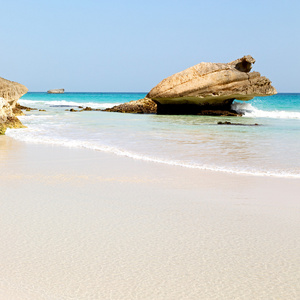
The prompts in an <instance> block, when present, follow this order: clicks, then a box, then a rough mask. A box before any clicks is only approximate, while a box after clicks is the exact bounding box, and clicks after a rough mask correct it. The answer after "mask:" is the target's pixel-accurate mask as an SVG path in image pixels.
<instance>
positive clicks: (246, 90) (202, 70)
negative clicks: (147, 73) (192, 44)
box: [107, 55, 277, 115]
mask: <svg viewBox="0 0 300 300" xmlns="http://www.w3.org/2000/svg"><path fill="white" fill-rule="evenodd" d="M254 63H255V60H254V58H253V57H252V56H250V55H247V56H244V57H242V58H240V59H237V60H235V61H232V62H230V63H205V62H202V63H200V64H198V65H195V66H193V67H190V68H188V69H186V70H184V71H181V72H179V73H176V74H174V75H172V76H170V77H168V78H166V79H164V80H162V81H161V82H160V83H159V84H157V85H156V86H155V87H154V88H153V89H151V91H150V92H149V93H148V94H147V96H146V97H145V99H143V100H138V101H136V102H135V103H134V102H132V103H131V102H129V103H127V106H128V107H127V106H125V105H124V104H122V106H123V107H121V106H117V107H114V108H112V109H108V110H107V111H122V112H132V110H137V111H138V110H141V108H140V107H139V106H140V105H142V103H144V102H145V103H147V105H149V103H150V101H152V102H154V103H155V104H156V105H157V107H156V112H157V113H158V114H210V115H220V113H221V115H223V114H224V113H225V112H226V113H225V114H227V115H230V114H232V115H237V113H236V112H235V111H233V110H232V109H231V104H232V102H233V101H234V100H235V99H236V100H243V101H248V100H251V99H253V98H254V97H256V96H260V97H263V96H270V95H274V94H276V93H277V92H276V89H275V88H274V87H273V86H272V85H271V81H270V80H269V79H268V78H266V77H264V76H261V75H260V73H258V72H250V71H251V68H252V65H253V64H254ZM130 103H131V104H130ZM129 104H130V105H129ZM134 106H136V108H135V109H133V107H134ZM213 111H215V112H213ZM208 112H209V113H208Z"/></svg>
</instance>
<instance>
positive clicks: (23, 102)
mask: <svg viewBox="0 0 300 300" xmlns="http://www.w3.org/2000/svg"><path fill="white" fill-rule="evenodd" d="M19 103H20V104H21V105H24V106H27V105H31V104H34V105H46V106H75V107H78V106H82V107H87V106H89V107H91V108H111V107H113V106H115V105H119V104H121V103H111V102H107V103H97V102H74V101H66V100H60V101H36V100H22V99H20V100H19Z"/></svg>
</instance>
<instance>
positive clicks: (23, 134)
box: [6, 128, 300, 178]
mask: <svg viewBox="0 0 300 300" xmlns="http://www.w3.org/2000/svg"><path fill="white" fill-rule="evenodd" d="M6 135H7V136H10V137H12V138H14V139H16V140H19V141H23V142H28V143H34V144H50V145H56V146H63V147H68V148H85V149H90V150H96V151H102V152H107V153H112V154H116V155H118V156H123V157H129V158H133V159H137V160H143V161H148V162H154V163H160V164H165V165H171V166H178V167H184V168H189V169H199V170H208V171H217V172H224V173H230V174H240V175H251V176H272V177H281V178H282V177H287V178H300V174H299V173H290V172H285V171H280V170H278V171H268V170H248V169H247V170H242V169H237V168H228V167H221V166H211V165H205V164H203V165H199V164H193V163H185V162H181V161H177V160H167V159H161V158H157V157H150V156H147V155H143V154H139V153H135V152H131V151H127V150H124V149H119V148H116V147H113V146H107V145H98V144H95V143H92V142H88V141H82V140H70V139H63V138H50V137H45V136H43V135H41V134H36V135H35V134H34V132H32V131H31V130H30V129H17V130H16V129H9V128H8V129H7V132H6Z"/></svg>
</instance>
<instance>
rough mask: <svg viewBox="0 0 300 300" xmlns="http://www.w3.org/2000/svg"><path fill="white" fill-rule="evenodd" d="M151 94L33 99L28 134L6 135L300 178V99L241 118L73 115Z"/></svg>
mask: <svg viewBox="0 0 300 300" xmlns="http://www.w3.org/2000/svg"><path fill="white" fill-rule="evenodd" d="M145 95H146V93H64V94H47V93H38V92H35V93H34V92H29V93H27V94H25V95H24V96H23V97H22V98H21V99H20V100H19V103H20V104H21V105H24V106H29V107H32V108H37V110H32V111H29V112H26V116H22V117H20V120H21V121H22V123H23V124H24V125H25V126H27V128H24V129H8V130H7V135H8V136H10V137H12V138H14V139H16V140H20V141H24V142H26V143H42V144H49V145H58V146H63V147H71V148H86V149H90V150H91V151H100V152H109V153H114V154H115V155H120V156H126V157H130V158H132V159H137V160H144V161H152V162H155V163H157V164H168V165H176V166H180V167H182V168H193V169H201V170H213V171H218V172H226V173H236V174H246V175H253V176H276V177H290V178H300V94H298V93H284V94H283V93H279V94H277V95H274V96H269V97H256V98H254V99H252V100H250V101H246V102H244V101H235V102H234V103H233V104H232V106H233V108H234V109H236V110H237V111H240V112H243V113H244V115H243V116H242V117H219V116H196V115H193V116H192V115H154V114H149V115H143V114H122V113H113V112H103V111H81V112H79V111H78V112H70V109H71V108H74V109H78V110H80V109H79V108H78V106H82V107H87V106H88V107H91V108H95V109H97V108H100V109H104V108H108V107H112V106H114V105H118V104H121V103H124V102H128V101H131V100H137V99H141V98H143V97H145ZM39 109H43V110H46V111H45V112H44V111H39ZM219 122H223V123H224V122H231V124H218V123H219ZM255 124H257V125H255Z"/></svg>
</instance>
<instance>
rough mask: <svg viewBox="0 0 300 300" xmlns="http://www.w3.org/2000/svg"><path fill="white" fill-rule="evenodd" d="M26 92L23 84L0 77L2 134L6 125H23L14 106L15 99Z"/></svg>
mask: <svg viewBox="0 0 300 300" xmlns="http://www.w3.org/2000/svg"><path fill="white" fill-rule="evenodd" d="M27 92H28V89H27V88H26V87H25V86H24V85H22V84H20V83H17V82H13V81H9V80H6V79H4V78H1V77H0V134H4V133H5V131H6V128H8V127H9V128H20V127H23V125H22V123H21V121H20V120H19V119H18V118H17V117H16V115H15V112H16V113H19V114H21V113H20V112H19V111H18V108H17V107H16V105H17V101H18V100H19V98H20V97H21V96H23V95H24V94H26V93H27ZM14 111H15V112H14Z"/></svg>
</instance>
